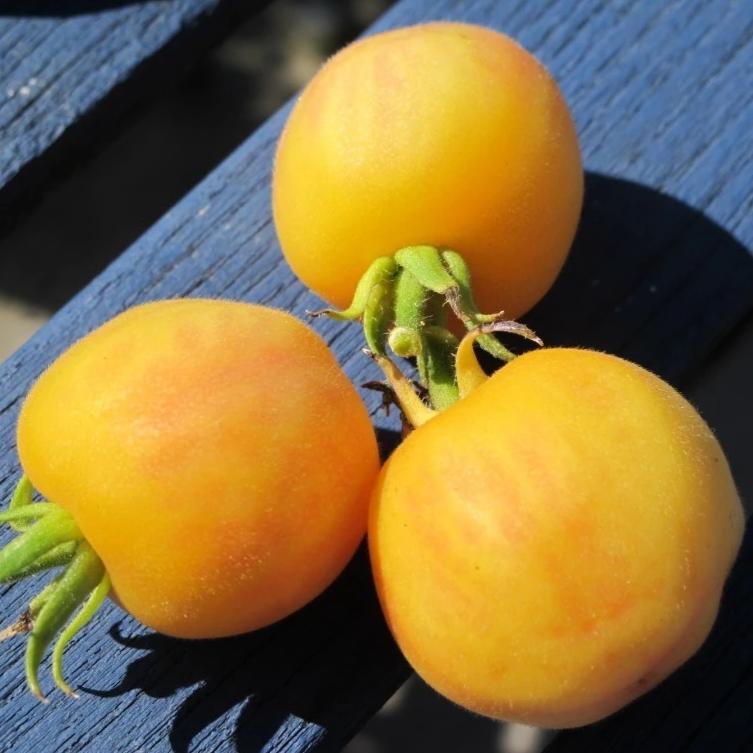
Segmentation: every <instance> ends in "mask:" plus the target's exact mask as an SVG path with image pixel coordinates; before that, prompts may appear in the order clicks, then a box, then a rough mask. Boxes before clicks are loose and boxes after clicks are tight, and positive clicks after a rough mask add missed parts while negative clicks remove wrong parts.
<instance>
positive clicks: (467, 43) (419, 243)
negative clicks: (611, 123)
mask: <svg viewBox="0 0 753 753" xmlns="http://www.w3.org/2000/svg"><path fill="white" fill-rule="evenodd" d="M582 194H583V172H582V167H581V161H580V153H579V149H578V142H577V138H576V133H575V128H574V125H573V122H572V119H571V117H570V114H569V112H568V109H567V106H566V104H565V102H564V99H563V97H562V95H561V93H560V91H559V89H558V88H557V85H556V84H555V82H554V80H553V79H552V78H551V76H550V75H549V73H548V72H547V71H546V69H545V68H544V67H543V66H542V65H541V64H540V63H539V62H538V61H537V60H536V59H535V58H534V57H533V56H531V55H530V54H529V53H528V52H526V51H525V50H524V49H523V48H521V47H520V46H519V45H518V44H516V43H515V42H514V41H513V40H511V39H509V38H508V37H505V36H504V35H502V34H499V33H497V32H494V31H492V30H489V29H484V28H480V27H477V26H471V25H467V24H456V23H434V24H428V25H422V26H416V27H411V28H406V29H398V30H396V31H391V32H387V33H384V34H380V35H376V36H373V37H370V38H367V39H364V40H362V41H359V42H357V43H355V44H353V45H351V46H349V47H347V48H346V49H344V50H343V51H342V52H341V53H339V54H338V55H336V56H335V57H334V58H332V60H330V61H329V62H328V63H327V64H326V65H325V66H324V67H323V68H322V69H321V71H320V72H319V73H318V74H317V76H316V77H315V78H314V79H313V80H312V82H311V83H310V84H309V86H308V87H307V88H306V89H305V91H304V92H303V94H302V95H301V97H300V99H299V100H298V102H297V104H296V106H295V107H294V109H293V111H292V113H291V115H290V118H289V120H288V122H287V124H286V126H285V129H284V131H283V134H282V136H281V138H280V142H279V146H278V150H277V155H276V161H275V171H274V183H273V204H274V217H275V222H276V226H277V230H278V234H279V238H280V243H281V246H282V249H283V252H284V254H285V256H286V258H287V260H288V262H289V263H290V266H291V267H292V268H293V270H294V271H295V272H296V273H297V274H298V275H299V276H300V278H301V279H302V280H303V281H304V282H305V283H306V284H308V285H309V287H311V288H312V289H313V290H314V291H316V292H317V293H319V294H320V295H321V296H322V297H323V298H324V299H326V300H327V301H328V302H329V303H330V304H332V305H333V306H336V307H339V308H332V309H325V310H324V311H322V312H320V313H321V314H324V315H328V316H331V317H334V318H337V319H341V320H358V321H361V322H362V324H363V328H364V335H365V338H366V341H367V344H368V346H369V352H370V354H371V356H372V357H373V358H374V360H375V361H376V362H377V364H378V365H379V366H380V367H381V369H382V370H383V372H384V375H385V379H386V384H385V385H384V390H385V393H386V395H387V396H388V399H390V400H392V401H394V402H396V403H397V404H398V406H399V408H400V410H401V414H402V416H403V420H404V424H405V434H406V438H405V441H404V442H403V443H402V444H401V445H400V446H399V447H398V449H397V450H396V451H395V452H394V454H393V455H392V457H391V458H390V459H389V460H388V461H387V462H386V463H385V464H384V466H383V467H382V468H381V469H380V468H379V460H378V454H377V447H376V442H375V438H374V432H373V429H372V426H371V423H370V420H369V416H368V414H367V411H366V409H365V407H364V405H363V403H362V402H361V400H360V398H359V397H358V394H357V393H356V391H355V389H354V388H353V386H352V385H351V384H350V382H349V381H348V379H347V377H346V376H345V374H344V373H343V371H342V370H341V368H340V367H339V365H338V364H337V362H336V361H335V359H334V357H333V355H332V354H331V353H330V351H329V350H328V349H327V347H326V345H325V344H324V343H323V341H322V340H321V339H320V338H319V337H318V336H317V335H315V334H314V332H313V331H312V330H311V329H310V328H309V327H307V326H306V325H304V324H302V323H301V322H300V321H298V320H297V319H295V318H293V317H292V316H290V315H288V314H285V313H283V312H280V311H276V310H273V309H269V308H265V307H261V306H255V305H252V304H247V303H239V302H230V301H218V300H215V301H210V300H196V299H195V300H177V301H162V302H156V303H151V304H147V305H143V306H139V307H136V308H134V309H131V310H129V311H126V312H125V313H123V314H121V315H120V316H117V317H115V318H114V319H113V320H111V321H110V322H108V323H106V324H105V325H104V326H102V327H101V328H99V329H97V330H95V331H94V332H92V333H90V334H89V335H87V336H86V337H85V338H83V339H82V340H80V341H79V342H78V343H76V344H75V345H74V346H73V347H71V348H70V349H69V350H68V351H67V352H66V353H65V354H64V355H63V356H61V357H60V358H59V359H58V360H57V361H55V362H54V363H53V364H52V365H51V366H50V367H49V369H48V370H47V371H46V372H45V373H44V374H43V375H42V376H41V377H40V378H39V380H38V381H37V383H36V384H35V385H34V387H33V388H32V389H31V391H30V393H29V395H28V397H27V399H26V401H25V403H24V405H23V409H22V411H21V415H20V418H19V423H18V450H19V457H20V460H21V465H22V467H23V471H24V476H23V477H22V479H21V481H20V483H19V485H18V488H17V490H16V493H15V494H14V496H13V499H12V501H11V504H10V506H9V508H8V509H7V510H6V511H4V512H2V513H0V521H2V522H7V523H9V524H11V525H12V526H13V527H14V528H15V529H16V530H18V532H19V536H18V538H16V539H14V540H13V541H12V542H11V543H10V544H9V545H8V546H7V547H6V548H5V549H4V550H3V551H2V553H0V581H10V580H15V579H18V578H21V577H25V576H28V575H32V574H35V573H38V572H41V571H45V570H48V569H58V570H59V573H58V575H57V576H56V577H55V578H54V579H53V580H52V581H51V582H50V584H49V585H48V586H47V587H46V588H44V589H43V590H42V591H41V593H40V594H39V595H38V596H37V597H36V598H35V599H34V600H33V601H32V602H31V604H30V605H29V609H28V611H27V612H26V614H25V615H23V616H22V618H21V619H20V620H19V622H18V623H17V624H16V625H14V626H11V628H9V629H8V630H6V631H5V635H6V637H7V636H8V635H11V634H15V633H23V632H30V637H29V641H28V643H27V659H26V671H27V680H28V683H29V686H30V688H31V690H32V691H33V692H34V693H35V694H37V695H38V696H39V697H42V693H41V689H40V686H39V682H38V679H37V670H38V666H39V664H40V661H41V659H42V656H43V654H44V652H45V650H46V648H47V646H48V645H49V644H50V642H51V641H52V640H53V638H54V637H55V635H56V634H58V633H60V635H59V637H58V640H57V642H56V644H55V647H54V649H53V655H52V659H53V674H54V677H55V680H56V682H57V685H58V686H59V687H60V688H61V689H63V690H64V691H66V692H68V693H73V691H72V690H71V688H70V687H69V686H68V685H67V684H66V682H65V680H64V678H63V674H62V655H63V650H64V648H65V646H66V644H67V643H68V641H69V640H70V639H71V637H72V636H73V635H74V634H75V633H76V632H77V631H78V630H79V629H81V628H82V627H83V626H84V625H85V624H86V622H87V621H88V620H89V619H90V618H91V617H92V615H93V614H94V613H95V611H96V609H97V608H98V607H99V605H100V604H101V603H102V602H103V600H104V599H105V598H106V596H107V595H108V594H110V595H111V596H112V597H113V598H114V599H115V600H116V601H117V602H118V603H119V604H120V605H121V606H122V607H123V608H124V609H126V610H127V611H128V612H130V613H131V614H132V615H133V616H134V617H136V618H137V619H138V620H140V621H141V622H143V623H144V624H146V625H149V626H151V627H153V628H155V629H156V630H159V631H161V632H163V633H166V634H168V635H174V636H181V637H191V638H209V637H216V636H225V635H233V634H237V633H242V632H246V631H250V630H254V629H256V628H259V627H261V626H264V625H267V624H269V623H271V622H274V621H276V620H279V619H281V618H283V617H285V616H286V615H288V614H290V613H291V612H293V611H294V610H296V609H299V608H300V607H301V606H303V605H304V604H306V603H307V602H309V601H310V600H311V599H312V598H314V597H315V596H316V595H317V594H319V593H320V592H321V591H322V590H323V589H324V588H326V587H327V585H328V584H329V583H331V582H332V580H333V579H334V578H335V577H336V576H337V575H338V574H339V572H340V571H341V570H342V568H343V567H344V566H345V564H346V563H347V561H348V560H349V558H350V557H351V556H352V554H353V552H354V550H355V548H356V547H357V545H358V543H359V542H360V540H361V539H362V537H363V535H364V534H365V533H366V532H367V529H368V540H369V550H370V555H371V563H372V568H373V573H374V578H375V582H376V586H377V592H378V595H379V599H380V602H381V604H382V607H383V610H384V614H385V616H386V618H387V622H388V624H389V626H390V629H391V630H392V632H393V634H394V637H395V639H396V641H397V643H398V644H399V645H400V647H401V649H402V650H403V651H404V653H405V655H406V657H407V658H408V660H409V661H410V663H411V664H412V665H413V667H414V668H415V669H416V671H417V672H419V673H420V674H421V675H422V676H423V677H424V678H425V679H426V681H427V682H428V683H429V684H431V685H432V686H433V687H435V688H436V689H437V690H439V691H440V692H441V693H443V694H444V695H446V696H447V697H448V698H450V699H452V700H454V701H456V702H457V703H459V704H462V705H463V706H466V707H468V708H470V709H473V710H475V711H477V712H480V713H482V714H487V715H489V716H493V717H497V718H504V719H516V720H521V721H525V722H528V723H534V724H543V725H547V726H557V727H567V726H575V725H580V724H585V723H588V722H591V721H593V720H596V719H599V718H601V717H603V716H605V715H607V714H609V713H612V712H613V711H615V710H616V709H618V708H620V707H621V706H623V705H625V704H626V703H628V702H630V701H631V700H632V699H633V698H635V697H636V696H637V695H639V694H641V693H643V692H645V691H646V690H648V689H649V688H650V687H652V686H653V685H655V684H656V683H657V682H659V681H661V680H662V679H663V678H664V677H665V676H666V675H667V674H669V673H670V672H671V671H673V670H674V669H675V668H676V667H677V666H678V665H680V664H681V663H682V662H683V661H685V660H686V659H687V658H688V657H689V656H690V655H691V654H692V653H693V652H694V651H695V650H696V649H697V648H698V647H699V646H700V644H701V643H702V642H703V640H704V639H705V637H706V636H707V634H708V632H709V630H710V629H711V625H712V624H713V622H714V619H715V616H716V613H717V610H718V604H719V599H720V595H721V592H722V588H723V585H724V581H725V579H726V577H727V575H728V573H729V570H730V568H731V566H732V563H733V561H734V559H735V556H736V554H737V551H738V549H739V546H740V541H741V536H742V531H743V526H744V520H743V514H742V508H741V505H740V500H739V498H738V495H737V491H736V489H735V485H734V482H733V480H732V477H731V475H730V471H729V467H728V465H727V462H726V460H725V458H724V454H723V452H722V450H721V448H720V447H719V444H718V443H717V441H716V439H715V438H714V436H713V434H712V433H711V431H710V429H709V428H708V426H707V425H706V424H705V423H704V422H703V420H702V419H701V417H700V416H699V415H698V413H697V412H696V411H695V410H694V409H693V408H692V407H691V406H690V405H689V404H688V403H687V402H686V401H685V400H684V399H683V398H682V397H681V396H680V395H679V394H678V393H677V392H676V391H675V390H673V389H672V388H671V387H670V386H669V385H667V384H666V383H664V382H663V381H661V380H660V379H659V378H658V377H656V376H654V375H653V374H650V373H649V372H647V371H645V370H643V369H642V368H640V367H638V366H636V365H635V364H632V363H629V362H626V361H624V360H622V359H620V358H617V357H616V356H612V355H608V354H603V353H596V352H591V351H587V350H578V349H567V348H564V349H556V348H552V349H547V348H543V349H540V350H533V351H530V352H528V353H526V354H524V355H521V356H515V355H514V354H513V353H512V352H511V351H510V350H508V349H507V348H506V347H505V346H504V345H503V344H502V343H501V342H500V340H498V339H497V337H496V335H497V334H498V333H500V332H505V333H513V334H517V335H521V336H523V337H525V338H528V339H529V340H533V341H535V342H537V343H539V344H541V341H540V340H539V339H538V337H537V336H536V335H535V333H533V332H531V331H530V330H529V329H528V328H526V327H525V326H524V325H522V324H520V323H518V322H516V321H515V320H514V319H515V317H517V316H519V315H520V314H522V313H524V312H526V311H527V310H528V309H529V308H531V307H532V306H533V305H534V304H535V303H536V302H537V301H538V300H539V299H540V298H541V297H542V296H543V295H544V294H545V293H546V291H547V290H548V289H549V287H550V286H551V285H552V283H553V281H554V279H555V278H556V276H557V274H558V273H559V271H560V268H561V267H562V265H563V263H564V262H565V257H566V255H567V252H568V249H569V247H570V244H571V242H572V239H573V236H574V233H575V229H576V225H577V221H578V215H579V212H580V208H581V202H582ZM503 310H504V311H505V312H506V314H503V313H502V311H503ZM476 346H478V347H480V348H482V349H484V350H486V351H488V353H490V354H491V355H492V356H494V357H495V358H497V359H499V360H501V361H503V362H505V365H504V366H503V368H501V369H499V370H498V371H497V372H496V373H494V374H493V375H492V376H491V377H489V376H487V375H486V373H485V372H484V371H483V370H482V368H481V366H480V365H479V363H478V361H477V358H476V351H475V347H476ZM393 355H396V356H399V357H406V358H413V359H415V364H416V369H417V379H418V380H419V381H420V382H421V389H420V390H418V391H417V390H416V389H415V386H414V383H413V382H412V381H411V379H409V377H408V376H406V375H405V374H404V373H403V372H402V371H401V370H400V369H399V368H398V366H397V365H396V362H395V360H394V358H393ZM34 489H36V490H38V491H39V492H40V493H41V494H42V495H43V496H44V498H45V500H50V501H34V500H33V490H34ZM79 607H80V608H79ZM77 609H78V611H77Z"/></svg>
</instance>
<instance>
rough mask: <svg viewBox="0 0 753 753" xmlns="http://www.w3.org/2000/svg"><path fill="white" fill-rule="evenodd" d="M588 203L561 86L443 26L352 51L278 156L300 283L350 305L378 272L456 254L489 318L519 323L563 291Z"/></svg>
mask: <svg viewBox="0 0 753 753" xmlns="http://www.w3.org/2000/svg"><path fill="white" fill-rule="evenodd" d="M582 194H583V173H582V168H581V162H580V154H579V150H578V142H577V137H576V133H575V128H574V126H573V123H572V120H571V118H570V114H569V112H568V109H567V105H566V104H565V101H564V100H563V98H562V95H561V93H560V91H559V89H558V88H557V85H556V84H555V82H554V80H553V79H552V77H551V76H550V75H549V73H548V72H547V71H546V69H545V68H544V67H543V66H542V65H541V64H540V63H539V62H538V61H537V60H536V59H535V58H534V57H533V56H532V55H531V54H529V53H528V52H526V50H524V49H523V48H522V47H521V46H520V45H518V44H517V43H516V42H514V41H513V40H512V39H510V38H509V37H507V36H504V35H503V34H500V33H498V32H495V31H492V30H491V29H486V28H482V27H479V26H473V25H468V24H459V23H431V24H426V25H421V26H414V27H409V28H404V29H397V30H394V31H389V32H386V33H383V34H377V35H375V36H372V37H368V38H366V39H363V40H361V41H358V42H356V43H354V44H352V45H350V46H349V47H346V48H345V49H344V50H342V51H341V52H340V53H338V54H337V55H335V56H334V57H333V58H332V59H331V60H330V61H329V62H328V63H327V64H326V65H325V66H324V67H323V68H322V69H321V70H320V71H319V73H318V74H317V75H316V76H315V77H314V79H313V80H312V81H311V83H310V84H309V85H308V86H307V87H306V89H305V90H304V92H303V94H302V95H301V97H300V99H299V100H298V102H297V103H296V105H295V107H294V109H293V111H292V113H291V115H290V118H289V119H288V122H287V124H286V126H285V129H284V131H283V134H282V136H281V139H280V143H279V146H278V150H277V156H276V161H275V170H274V183H273V203H274V216H275V222H276V225H277V231H278V235H279V239H280V244H281V246H282V249H283V252H284V253H285V256H286V258H287V260H288V262H289V263H290V266H291V267H292V268H293V270H294V272H295V273H296V274H297V275H298V276H299V277H300V278H301V279H302V280H303V281H304V282H305V283H306V284H307V285H308V286H309V287H310V288H312V289H313V290H314V291H315V292H317V293H318V294H319V295H321V296H322V297H324V298H325V299H327V300H328V301H330V302H331V303H332V304H334V305H336V306H339V307H344V306H346V305H347V304H348V302H349V301H350V298H351V296H352V295H353V292H354V289H355V286H356V283H357V281H358V279H359V278H360V276H361V275H362V274H363V273H364V272H365V271H366V269H367V267H368V266H369V263H370V262H371V261H373V260H374V259H375V258H377V257H379V256H382V255H389V254H392V253H394V252H395V251H397V250H398V249H400V248H401V247H403V246H408V245H420V244H428V245H432V246H440V247H442V246H446V247H450V248H453V249H454V250H456V251H458V252H459V253H461V254H462V255H463V256H464V257H465V259H466V260H467V261H468V263H469V264H470V268H471V271H472V273H473V275H474V284H475V288H476V293H477V296H478V300H479V304H480V305H481V307H482V308H483V309H486V310H488V311H496V310H499V309H504V310H505V312H506V313H507V314H508V315H509V316H511V317H516V316H518V315H520V314H522V313H524V312H525V311H526V310H528V309H529V308H531V306H533V305H534V304H535V303H536V302H537V301H538V300H539V299H540V298H541V297H542V296H543V295H544V293H545V292H546V291H547V290H548V289H549V287H550V286H551V284H552V282H553V281H554V279H555V277H556V276H557V274H558V273H559V271H560V268H561V267H562V264H563V262H564V260H565V257H566V255H567V252H568V250H569V247H570V245H571V243H572V240H573V235H574V233H575V228H576V224H577V221H578V216H579V213H580V208H581V203H582Z"/></svg>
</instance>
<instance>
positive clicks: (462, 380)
mask: <svg viewBox="0 0 753 753" xmlns="http://www.w3.org/2000/svg"><path fill="white" fill-rule="evenodd" d="M449 312H452V314H453V315H454V316H455V318H456V319H457V320H458V322H460V323H461V324H462V325H463V326H464V327H465V329H466V330H467V334H466V335H465V337H464V338H463V339H462V340H461V341H459V340H458V338H457V337H456V336H455V334H454V333H453V332H452V330H451V329H450V327H449V326H448V314H449ZM309 314H310V315H312V316H320V315H324V316H329V317H331V318H333V319H338V320H341V321H356V320H358V321H361V322H362V325H363V330H364V337H365V339H366V342H367V344H368V346H369V350H368V353H369V355H371V356H372V357H373V358H374V360H375V361H376V363H377V364H378V365H379V366H380V368H381V369H382V371H383V373H384V375H385V378H386V380H387V384H388V385H389V388H390V389H391V390H392V393H393V398H394V402H396V403H397V404H398V405H399V406H400V408H401V410H402V413H403V417H404V420H405V421H407V423H408V424H410V425H411V426H412V427H413V428H416V427H417V426H419V425H421V424H422V423H425V422H426V421H427V420H428V419H429V418H431V417H433V416H434V415H436V413H437V412H439V411H443V410H446V409H447V408H449V407H450V406H451V405H453V404H454V403H456V402H457V401H458V400H459V399H460V398H461V397H464V396H465V395H466V394H468V392H469V391H470V390H472V389H474V388H475V387H476V386H478V385H479V384H480V383H481V382H483V381H484V380H485V378H486V375H485V374H484V372H483V370H482V368H481V366H480V365H479V363H478V360H477V359H476V355H475V352H474V344H478V346H479V347H480V348H482V349H483V350H485V351H486V352H487V353H489V354H490V355H492V356H493V357H494V358H496V359H498V360H501V361H503V362H505V363H506V362H509V361H511V360H512V359H513V358H515V354H514V353H513V352H512V351H510V350H508V349H507V348H506V347H505V346H504V345H503V344H502V343H501V342H500V341H499V340H498V339H497V338H496V337H495V335H496V334H497V333H510V334H515V335H519V336H521V337H524V338H526V339H528V340H531V341H533V342H535V343H537V344H538V345H542V344H543V343H542V341H541V340H540V339H539V338H538V336H537V335H536V334H535V333H534V332H533V331H532V330H530V329H529V328H528V327H526V326H525V325H522V324H520V323H518V322H515V321H511V320H507V319H505V318H504V314H503V312H498V313H494V314H484V313H482V312H481V311H479V309H478V306H477V305H476V301H475V297H474V295H473V287H472V284H471V274H470V270H469V268H468V265H467V264H466V262H465V260H464V259H463V257H462V256H461V255H460V254H459V253H457V252H456V251H452V250H450V249H444V250H442V251H440V250H439V249H437V248H435V247H434V246H425V245H422V246H406V247H405V248H402V249H400V250H399V251H397V252H396V253H395V254H394V255H393V256H383V257H380V258H378V259H376V260H375V261H374V262H372V264H371V266H370V267H369V268H368V269H367V270H366V272H365V273H364V275H363V276H362V277H361V279H360V281H359V283H358V285H357V287H356V291H355V294H354V296H353V301H352V303H351V305H350V306H348V308H347V309H344V310H343V311H337V310H334V309H324V310H322V311H319V312H309ZM388 348H389V349H390V350H391V351H392V352H393V353H394V354H395V355H397V356H399V357H402V358H414V359H415V361H416V368H417V371H418V375H419V380H420V383H421V385H422V386H423V387H424V388H425V390H426V393H427V395H428V405H427V404H426V403H424V401H423V400H422V398H421V397H420V396H419V395H418V394H417V393H416V392H415V390H414V389H413V386H412V384H411V382H410V380H409V379H408V378H407V377H406V376H405V375H404V374H403V373H402V371H401V370H400V369H399V368H398V367H397V366H396V365H395V364H394V363H393V361H392V360H391V359H390V358H389V356H388V355H387V349H388Z"/></svg>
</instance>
